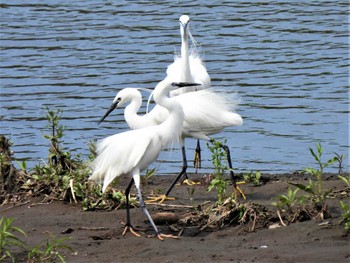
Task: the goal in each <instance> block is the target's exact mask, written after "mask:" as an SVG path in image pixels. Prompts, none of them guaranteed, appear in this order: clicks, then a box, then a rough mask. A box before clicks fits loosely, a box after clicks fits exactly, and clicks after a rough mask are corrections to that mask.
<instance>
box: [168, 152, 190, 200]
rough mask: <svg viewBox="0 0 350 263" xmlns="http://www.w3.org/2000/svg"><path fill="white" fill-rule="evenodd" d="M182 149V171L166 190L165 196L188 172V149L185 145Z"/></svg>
mask: <svg viewBox="0 0 350 263" xmlns="http://www.w3.org/2000/svg"><path fill="white" fill-rule="evenodd" d="M181 151H182V169H181V172H180V173H179V174H178V175H177V176H176V178H175V179H174V181H173V182H172V183H171V185H170V186H169V188H168V190H166V192H165V194H164V195H165V196H168V195H169V193H170V192H171V190H172V189H173V188H174V186H175V184H176V183H177V181H179V179H180V178H181V176H182V175H185V174H186V170H187V158H186V150H185V146H182V147H181Z"/></svg>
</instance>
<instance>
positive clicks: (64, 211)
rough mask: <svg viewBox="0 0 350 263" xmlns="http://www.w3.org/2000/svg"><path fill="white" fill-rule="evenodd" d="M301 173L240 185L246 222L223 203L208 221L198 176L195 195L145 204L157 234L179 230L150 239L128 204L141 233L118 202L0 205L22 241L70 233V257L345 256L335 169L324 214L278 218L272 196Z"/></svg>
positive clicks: (152, 187) (208, 196) (341, 193)
mask: <svg viewBox="0 0 350 263" xmlns="http://www.w3.org/2000/svg"><path fill="white" fill-rule="evenodd" d="M304 177H305V175H289V174H288V175H264V179H265V183H264V184H263V185H261V186H252V185H249V184H247V185H243V186H242V187H241V188H242V189H243V190H244V192H245V194H246V195H247V200H246V201H244V200H241V199H240V205H244V206H246V207H248V208H251V213H250V214H247V215H246V220H245V221H244V222H240V221H238V220H235V219H236V218H237V213H236V212H234V211H233V212H231V211H230V210H229V209H228V208H225V207H221V210H218V211H217V212H216V213H212V215H213V214H214V215H216V216H217V218H219V217H220V215H222V214H223V213H227V214H228V215H227V217H225V218H223V219H222V220H217V221H215V220H216V219H214V223H208V220H207V221H206V218H205V216H204V215H203V213H204V212H205V211H206V210H207V211H206V212H208V213H207V215H208V214H210V212H212V211H209V210H210V209H213V207H214V206H213V205H214V203H215V201H216V193H215V191H214V190H213V191H212V192H207V187H208V184H207V183H206V180H205V176H197V177H196V178H194V179H196V180H198V181H201V184H200V185H196V186H193V188H194V189H195V190H194V192H193V196H192V197H193V199H192V200H190V194H189V193H190V192H191V191H190V189H191V188H192V187H189V186H185V185H181V186H176V187H175V188H174V189H173V192H172V196H173V197H175V198H176V200H175V201H166V202H165V203H164V204H163V205H153V204H148V205H147V208H148V210H149V211H150V213H151V216H152V217H153V218H154V219H155V222H156V224H157V226H158V227H159V229H160V231H161V232H162V233H166V234H173V235H178V236H179V238H178V239H171V238H167V239H165V240H164V241H160V240H158V239H157V238H156V237H147V235H149V234H152V228H151V227H150V225H149V223H148V222H147V221H146V217H145V216H144V214H143V213H142V211H141V210H140V209H139V208H133V209H131V220H132V223H133V225H134V226H135V227H138V228H140V229H144V233H141V237H135V236H133V235H132V234H131V233H130V232H129V233H127V234H126V235H125V236H122V231H123V226H124V225H123V222H125V218H126V210H125V209H121V208H119V209H117V210H113V211H89V212H84V211H83V210H82V207H81V204H70V203H64V202H62V201H51V202H50V203H42V200H43V198H42V197H36V198H30V197H28V199H27V200H23V199H20V201H18V202H16V203H15V204H13V203H12V204H7V205H3V206H0V216H1V217H2V216H5V217H11V218H15V221H14V223H13V224H14V225H15V226H17V227H20V228H21V229H23V230H24V231H25V232H26V233H27V234H28V236H27V237H23V238H22V240H24V241H25V242H26V243H27V244H28V245H29V246H31V247H34V246H35V245H38V244H42V243H44V242H45V240H46V239H47V238H48V236H49V233H52V234H54V235H55V236H56V237H57V238H63V237H69V238H70V239H69V241H67V242H68V244H69V245H70V246H71V247H72V248H73V249H74V251H75V253H71V252H68V251H63V252H61V253H62V254H63V255H64V256H65V257H66V261H67V262H350V242H349V241H350V237H349V234H348V233H347V232H346V231H345V230H344V223H341V221H342V217H341V213H342V211H341V208H340V205H339V201H340V200H346V201H347V202H348V200H349V189H346V187H345V184H344V182H342V181H341V180H339V179H338V178H337V176H336V175H327V177H326V178H327V179H326V180H325V181H324V185H323V187H324V188H325V189H332V190H333V191H332V193H331V194H330V195H329V197H330V198H328V199H327V206H328V211H329V213H328V215H326V217H327V216H328V218H324V219H323V220H321V219H320V218H317V217H315V218H313V219H312V218H307V217H302V216H301V217H299V218H297V219H296V220H294V222H293V223H290V224H288V222H287V220H286V219H285V218H283V221H284V223H285V224H286V225H287V226H282V224H281V221H280V220H279V218H278V216H277V212H276V211H277V210H276V208H275V207H274V206H272V205H271V203H272V202H274V201H276V200H275V199H274V198H275V197H276V196H277V195H280V194H286V193H287V189H288V187H289V186H290V185H289V184H287V183H286V181H287V180H293V182H301V183H305V184H306V183H307V180H308V179H307V178H304ZM172 178H173V176H171V175H167V176H153V177H152V178H150V179H149V180H148V181H147V182H146V184H144V186H143V195H144V197H146V196H148V195H151V194H152V193H154V192H157V193H158V192H160V193H161V192H163V191H164V190H165V189H166V188H167V186H168V185H169V184H170V182H171V180H172ZM192 178H193V177H192ZM120 182H121V183H122V184H123V185H121V186H120V189H125V186H126V184H127V183H128V182H129V180H128V179H123V178H121V180H120ZM133 190H134V189H133ZM230 191H232V189H230ZM299 193H301V191H299ZM133 194H134V195H135V190H134V191H133ZM229 205H231V206H232V205H233V206H234V203H233V204H232V203H229V204H228V205H227V206H229ZM248 210H249V209H248ZM282 217H283V215H282ZM197 219H198V220H197ZM196 220H197V221H196ZM212 222H213V221H212ZM26 255H27V251H20V250H19V249H17V250H15V256H16V262H25V261H26Z"/></svg>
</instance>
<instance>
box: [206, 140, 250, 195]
mask: <svg viewBox="0 0 350 263" xmlns="http://www.w3.org/2000/svg"><path fill="white" fill-rule="evenodd" d="M211 141H213V140H211ZM220 147H221V148H222V149H223V150H224V151H225V152H226V156H227V162H228V166H229V170H230V177H231V182H232V184H233V188H234V189H235V196H237V192H238V193H239V194H240V195H241V196H242V197H243V198H244V199H246V197H245V195H244V193H243V191H242V190H241V189H240V188H239V187H238V186H237V178H236V176H235V174H234V172H233V167H232V161H231V153H230V149H229V148H228V146H227V145H225V144H222V143H220Z"/></svg>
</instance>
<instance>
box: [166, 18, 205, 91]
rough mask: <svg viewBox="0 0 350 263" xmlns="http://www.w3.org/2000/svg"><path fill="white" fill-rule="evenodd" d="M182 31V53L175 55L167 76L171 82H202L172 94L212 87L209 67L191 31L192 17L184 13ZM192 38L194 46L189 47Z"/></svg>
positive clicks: (181, 20)
mask: <svg viewBox="0 0 350 263" xmlns="http://www.w3.org/2000/svg"><path fill="white" fill-rule="evenodd" d="M179 21H180V33H181V55H180V56H175V59H174V62H173V63H172V64H170V65H169V66H168V68H167V71H166V74H167V78H168V79H169V80H170V81H171V82H179V81H180V82H190V83H192V82H195V83H200V84H201V86H198V87H184V88H179V89H176V90H174V91H172V92H170V96H171V97H172V96H176V95H179V94H182V93H186V92H190V91H196V90H199V89H207V88H210V85H211V80H210V77H209V74H208V72H207V69H206V68H205V66H204V63H203V61H202V59H201V57H200V54H199V52H198V50H197V48H196V41H195V40H194V38H193V37H192V35H191V33H190V28H189V27H190V25H189V23H190V17H189V16H188V15H182V16H181V17H180V18H179ZM189 36H190V38H191V40H192V48H191V50H189V48H188V37H189Z"/></svg>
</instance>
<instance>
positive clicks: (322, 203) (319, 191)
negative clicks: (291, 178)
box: [289, 143, 337, 219]
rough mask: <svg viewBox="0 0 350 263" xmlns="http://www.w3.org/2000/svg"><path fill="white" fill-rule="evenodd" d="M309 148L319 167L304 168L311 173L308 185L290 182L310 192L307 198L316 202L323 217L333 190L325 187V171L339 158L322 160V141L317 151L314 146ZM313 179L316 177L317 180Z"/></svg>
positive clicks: (318, 144)
mask: <svg viewBox="0 0 350 263" xmlns="http://www.w3.org/2000/svg"><path fill="white" fill-rule="evenodd" d="M309 150H310V153H311V155H312V156H313V157H314V159H315V160H316V162H317V164H318V169H317V168H306V169H304V171H305V172H307V173H309V174H310V175H311V179H310V180H309V183H308V184H307V185H305V184H300V183H293V182H289V184H292V185H294V186H296V187H298V188H299V189H301V190H303V191H305V192H306V193H308V194H309V195H308V196H306V198H308V199H310V200H311V201H312V202H313V203H314V206H315V208H316V210H317V211H319V215H320V217H321V218H322V219H323V218H324V212H326V210H327V207H326V199H327V196H328V194H329V193H330V192H331V191H332V190H329V189H328V190H324V189H323V171H324V169H325V168H326V167H328V166H329V165H331V164H333V163H334V162H336V161H337V160H336V158H335V157H333V158H331V159H329V160H328V161H326V162H322V160H321V157H322V153H323V148H322V146H321V144H320V143H317V144H316V152H315V151H314V150H313V149H312V148H309ZM312 179H315V182H314V181H313V180H312Z"/></svg>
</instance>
